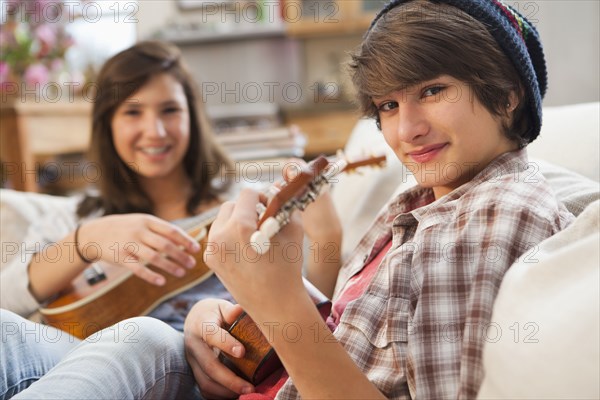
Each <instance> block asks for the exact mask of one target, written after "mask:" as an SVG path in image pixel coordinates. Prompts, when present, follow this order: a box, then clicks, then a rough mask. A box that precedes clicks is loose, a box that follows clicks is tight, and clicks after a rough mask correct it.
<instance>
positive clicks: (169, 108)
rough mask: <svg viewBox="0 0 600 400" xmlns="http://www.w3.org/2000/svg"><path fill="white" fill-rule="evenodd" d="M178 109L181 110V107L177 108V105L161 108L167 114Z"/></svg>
mask: <svg viewBox="0 0 600 400" xmlns="http://www.w3.org/2000/svg"><path fill="white" fill-rule="evenodd" d="M179 111H181V108H179V107H167V108H165V109H164V110H163V112H164V113H167V114H171V113H176V112H179Z"/></svg>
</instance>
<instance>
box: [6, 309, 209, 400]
mask: <svg viewBox="0 0 600 400" xmlns="http://www.w3.org/2000/svg"><path fill="white" fill-rule="evenodd" d="M19 398H21V399H41V398H46V399H200V398H201V397H200V393H199V390H198V387H197V385H196V382H195V379H194V376H193V374H192V371H191V368H190V367H189V366H188V364H187V362H186V360H185V352H184V345H183V334H182V333H181V332H178V331H176V330H174V329H173V328H171V327H170V326H168V325H167V324H165V323H164V322H161V321H159V320H156V319H154V318H148V317H138V318H132V319H128V320H125V321H122V322H120V323H118V324H116V325H114V326H112V327H110V328H107V329H104V330H103V331H100V332H98V333H96V334H94V335H92V336H90V337H88V338H87V339H85V340H84V341H83V342H81V343H80V344H79V345H78V346H77V347H76V348H75V349H73V350H72V351H71V352H70V353H69V354H68V355H67V356H65V357H64V358H63V359H62V360H61V362H60V363H58V364H57V365H56V367H55V368H53V369H52V370H51V371H50V372H49V373H47V374H46V375H45V376H44V377H43V378H41V379H40V380H38V381H37V382H36V383H34V384H33V385H31V386H30V387H29V388H28V389H27V390H25V391H23V392H21V394H19V395H18V396H16V397H15V399H19Z"/></svg>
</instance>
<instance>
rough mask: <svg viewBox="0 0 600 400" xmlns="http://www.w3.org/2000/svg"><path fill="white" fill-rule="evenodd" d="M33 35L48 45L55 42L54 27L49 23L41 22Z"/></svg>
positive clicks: (50, 45)
mask: <svg viewBox="0 0 600 400" xmlns="http://www.w3.org/2000/svg"><path fill="white" fill-rule="evenodd" d="M35 36H36V37H37V38H38V39H39V40H40V41H41V42H42V43H44V44H45V45H47V46H48V47H54V45H55V44H56V29H54V28H53V27H52V26H50V24H42V25H40V26H39V27H38V28H37V29H36V30H35Z"/></svg>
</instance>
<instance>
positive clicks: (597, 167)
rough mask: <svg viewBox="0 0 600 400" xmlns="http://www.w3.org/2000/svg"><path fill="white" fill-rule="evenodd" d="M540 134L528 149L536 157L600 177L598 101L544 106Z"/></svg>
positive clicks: (599, 117)
mask: <svg viewBox="0 0 600 400" xmlns="http://www.w3.org/2000/svg"><path fill="white" fill-rule="evenodd" d="M543 111H544V122H543V124H542V131H541V133H540V137H539V138H538V139H536V140H534V141H533V142H532V143H531V144H530V145H529V146H528V147H527V151H528V152H529V156H530V157H531V158H539V159H543V160H546V161H549V162H551V163H553V164H555V165H559V166H561V167H564V168H567V169H569V170H571V171H574V172H577V173H579V174H581V175H583V176H586V177H588V178H590V179H593V180H594V181H596V182H598V180H600V135H599V132H600V103H582V104H572V105H567V106H559V107H545V108H544V110H543Z"/></svg>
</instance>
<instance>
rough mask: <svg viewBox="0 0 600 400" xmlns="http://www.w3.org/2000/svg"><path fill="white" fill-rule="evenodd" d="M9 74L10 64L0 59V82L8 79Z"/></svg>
mask: <svg viewBox="0 0 600 400" xmlns="http://www.w3.org/2000/svg"><path fill="white" fill-rule="evenodd" d="M9 74H10V66H9V65H8V64H7V63H5V62H4V61H0V84H2V83H4V82H6V81H8V75H9Z"/></svg>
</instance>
